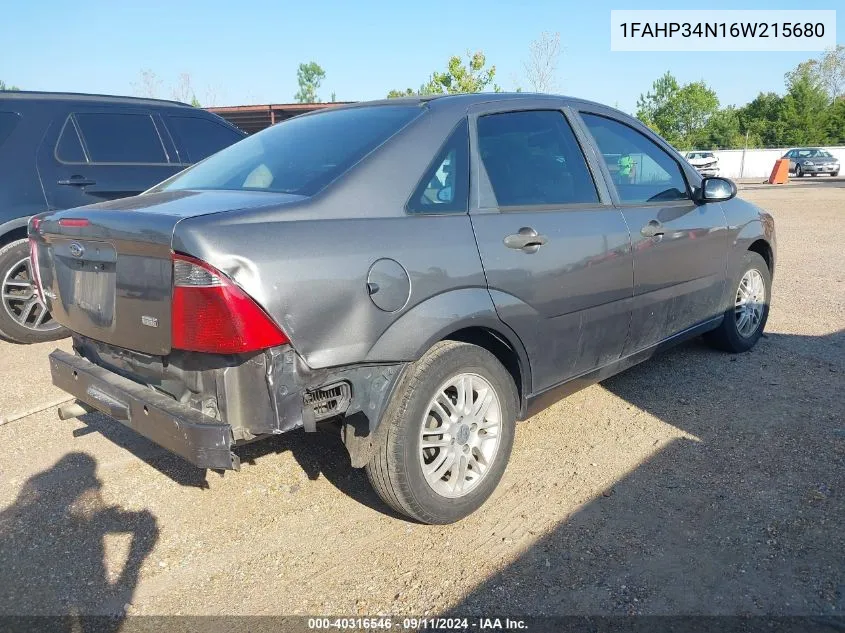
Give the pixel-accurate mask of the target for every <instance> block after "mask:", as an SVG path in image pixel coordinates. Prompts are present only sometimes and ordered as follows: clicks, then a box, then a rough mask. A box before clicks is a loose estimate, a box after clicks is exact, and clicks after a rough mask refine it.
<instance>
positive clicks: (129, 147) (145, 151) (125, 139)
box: [73, 112, 168, 164]
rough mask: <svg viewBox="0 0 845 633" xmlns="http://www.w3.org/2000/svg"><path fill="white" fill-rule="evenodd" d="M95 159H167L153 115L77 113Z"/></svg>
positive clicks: (132, 161) (113, 161)
mask: <svg viewBox="0 0 845 633" xmlns="http://www.w3.org/2000/svg"><path fill="white" fill-rule="evenodd" d="M73 116H74V118H75V119H76V122H77V123H78V124H79V131H80V133H81V134H82V138H83V140H84V141H85V146H86V147H87V148H88V156H89V158H90V160H91V162H92V163H152V164H162V163H167V162H168V161H167V154H165V152H164V146H163V145H162V144H161V138H160V137H159V135H158V130H157V129H156V126H155V123H153V118H152V117H151V116H150V115H148V114H129V113H112V112H96V113H89V112H86V113H77V114H74V115H73Z"/></svg>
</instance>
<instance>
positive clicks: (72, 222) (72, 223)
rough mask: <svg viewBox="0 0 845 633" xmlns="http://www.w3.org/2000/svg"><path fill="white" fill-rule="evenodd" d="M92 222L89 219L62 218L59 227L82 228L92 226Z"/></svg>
mask: <svg viewBox="0 0 845 633" xmlns="http://www.w3.org/2000/svg"><path fill="white" fill-rule="evenodd" d="M90 225H91V222H90V221H89V220H88V218H62V219H61V220H59V226H67V227H81V226H90Z"/></svg>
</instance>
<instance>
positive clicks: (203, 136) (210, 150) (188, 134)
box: [167, 116, 244, 163]
mask: <svg viewBox="0 0 845 633" xmlns="http://www.w3.org/2000/svg"><path fill="white" fill-rule="evenodd" d="M167 127H168V128H170V132H171V134H173V137H174V139H175V140H176V144H177V145H178V147H179V156H180V158H181V160H182V162H183V163H198V162H199V161H201V160H202V159H204V158H206V157H208V156H211V155H212V154H216V153H217V152H219V151H220V150H221V149H224V148H226V147H229V145H231V144H232V143H237V142H238V141H240V140H241V139H243V138H244V136H243V134H240V133H238V132H237V131H236V130H233V129H232V128H230V127H227V126H225V125H221V124H220V123H218V122H216V121H211V120H209V119H204V118H200V117H195V116H168V117H167Z"/></svg>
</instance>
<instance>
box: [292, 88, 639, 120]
mask: <svg viewBox="0 0 845 633" xmlns="http://www.w3.org/2000/svg"><path fill="white" fill-rule="evenodd" d="M516 100H532V101H545V100H548V101H549V102H554V103H555V104H560V103H561V102H563V103H564V104H565V105H568V106H572V107H575V108H587V109H595V110H597V111H611V112H614V113H617V114H619V115H620V116H622V117H625V118H628V119H630V118H631V115H629V114H626V113H625V112H622V111H621V110H618V109H616V108H612V107H610V106H607V105H604V104H602V103H598V102H596V101H588V100H586V99H578V98H575V97H568V96H566V95H557V94H548V93H539V92H472V93H458V94H447V95H413V96H408V97H396V98H393V99H377V100H374V101H357V102H355V103H350V104H348V105H342V106H337V107H334V108H331V111H332V112H336V111H337V110H343V109H348V108H362V107H369V106H387V105H393V106H395V105H410V106H413V105H419V106H422V105H425V106H428V107H429V108H431V109H432V110H448V109H453V108H454V109H456V110H460V109H466V108H468V107H470V106H473V105H478V104H497V103H504V102H507V101H516ZM555 107H559V105H556V106H555ZM328 111H329V110H327V109H323V110H315V111H314V112H308V113H305V114H301V115H299V116H314V115H318V114H321V113H324V112H328Z"/></svg>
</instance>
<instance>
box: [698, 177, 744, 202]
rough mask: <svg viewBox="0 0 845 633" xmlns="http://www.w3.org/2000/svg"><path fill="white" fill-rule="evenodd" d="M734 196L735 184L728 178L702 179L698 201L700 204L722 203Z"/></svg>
mask: <svg viewBox="0 0 845 633" xmlns="http://www.w3.org/2000/svg"><path fill="white" fill-rule="evenodd" d="M734 196H736V184H735V183H734V181H733V180H730V179H728V178H719V177H718V176H714V177H712V178H704V179H703V180H702V181H701V189H700V191H699V194H698V199H699V201H701V202H724V201H725V200H730V199H731V198H733V197H734Z"/></svg>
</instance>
